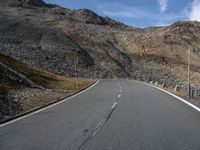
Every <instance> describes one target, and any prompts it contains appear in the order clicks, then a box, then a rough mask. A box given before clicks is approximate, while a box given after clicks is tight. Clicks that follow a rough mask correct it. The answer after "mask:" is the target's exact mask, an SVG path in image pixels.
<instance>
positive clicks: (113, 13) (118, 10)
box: [98, 2, 150, 18]
mask: <svg viewBox="0 0 200 150" xmlns="http://www.w3.org/2000/svg"><path fill="white" fill-rule="evenodd" d="M98 11H99V12H101V13H102V14H103V15H107V16H110V17H121V18H144V17H149V15H150V13H149V12H146V11H145V10H142V9H138V8H136V7H130V6H125V5H122V4H120V3H115V2H113V3H112V4H111V5H107V4H101V5H98Z"/></svg>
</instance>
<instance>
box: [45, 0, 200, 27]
mask: <svg viewBox="0 0 200 150" xmlns="http://www.w3.org/2000/svg"><path fill="white" fill-rule="evenodd" d="M44 1H45V2H47V3H53V4H58V5H60V6H62V7H66V8H70V9H80V8H88V9H91V10H93V11H94V12H96V13H97V14H99V15H101V16H108V17H111V18H113V19H115V20H118V21H121V22H123V23H125V24H128V25H131V26H135V27H148V26H164V25H169V24H172V23H174V22H175V21H178V20H182V21H186V20H197V21H200V0H44Z"/></svg>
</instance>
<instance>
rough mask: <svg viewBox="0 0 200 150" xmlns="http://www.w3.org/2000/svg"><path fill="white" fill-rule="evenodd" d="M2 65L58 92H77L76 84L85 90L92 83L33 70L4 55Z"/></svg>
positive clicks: (1, 59) (0, 57)
mask: <svg viewBox="0 0 200 150" xmlns="http://www.w3.org/2000/svg"><path fill="white" fill-rule="evenodd" d="M0 63H3V64H5V65H7V66H9V67H11V68H12V69H14V70H15V71H17V72H19V73H21V74H23V75H25V76H26V77H27V78H29V79H30V80H32V81H33V82H35V83H36V84H38V85H40V86H43V87H44V88H49V89H56V90H75V88H76V83H77V86H78V89H83V88H85V87H87V86H89V84H91V83H92V81H89V80H76V79H73V78H68V77H63V76H59V75H55V74H53V73H50V72H46V71H43V70H38V69H35V68H31V67H30V66H28V65H26V64H24V63H21V62H19V61H17V60H15V59H13V58H11V57H8V56H5V55H3V54H0Z"/></svg>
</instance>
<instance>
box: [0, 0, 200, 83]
mask: <svg viewBox="0 0 200 150" xmlns="http://www.w3.org/2000/svg"><path fill="white" fill-rule="evenodd" d="M0 37H1V38H0V53H2V54H6V55H8V56H11V57H14V58H16V59H18V60H20V61H22V62H25V63H27V64H29V65H32V66H33V67H36V68H40V69H44V70H47V71H50V72H53V73H56V74H59V75H66V76H76V73H78V77H90V78H91V77H93V78H95V77H102V78H114V77H119V78H125V77H129V78H132V79H138V80H143V81H144V80H145V81H151V80H153V81H158V82H160V83H165V84H166V85H169V86H172V85H174V84H176V83H178V84H186V81H187V50H188V45H190V46H192V52H191V57H192V84H193V85H195V86H198V81H199V78H200V76H199V75H200V74H199V72H200V70H199V69H200V61H199V60H200V45H199V44H200V42H199V41H200V23H199V22H177V23H174V24H173V25H171V26H168V27H150V28H145V29H140V28H134V27H129V26H127V25H124V24H122V23H120V22H117V21H115V20H113V19H111V18H108V17H101V16H99V15H97V14H96V13H94V12H92V11H90V10H87V9H80V10H70V9H67V8H62V7H60V6H57V5H51V4H46V3H45V2H44V1H42V0H8V1H7V0H6V1H5V0H1V2H0ZM76 68H77V72H76Z"/></svg>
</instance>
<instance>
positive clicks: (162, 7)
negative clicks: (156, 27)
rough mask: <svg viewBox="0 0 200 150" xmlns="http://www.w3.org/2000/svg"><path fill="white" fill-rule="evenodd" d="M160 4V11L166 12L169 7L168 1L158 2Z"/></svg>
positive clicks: (159, 0) (161, 0)
mask: <svg viewBox="0 0 200 150" xmlns="http://www.w3.org/2000/svg"><path fill="white" fill-rule="evenodd" d="M158 4H159V5H160V11H161V12H165V11H166V10H167V6H168V0H158Z"/></svg>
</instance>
